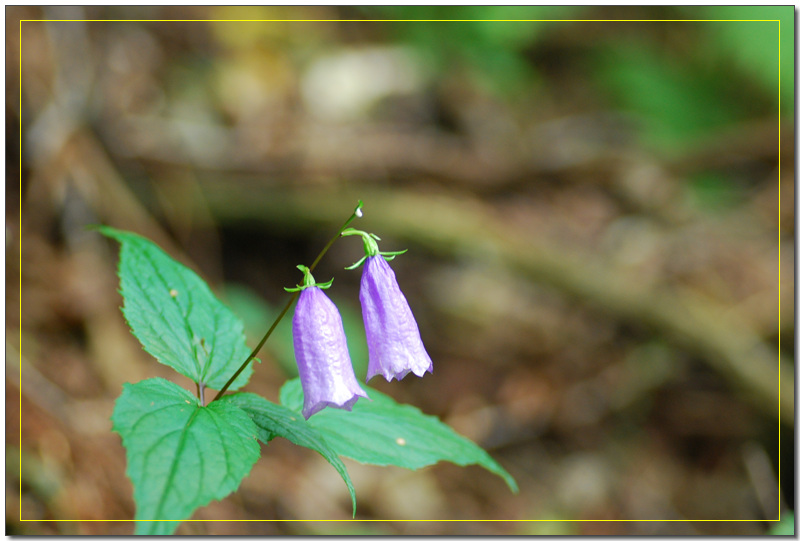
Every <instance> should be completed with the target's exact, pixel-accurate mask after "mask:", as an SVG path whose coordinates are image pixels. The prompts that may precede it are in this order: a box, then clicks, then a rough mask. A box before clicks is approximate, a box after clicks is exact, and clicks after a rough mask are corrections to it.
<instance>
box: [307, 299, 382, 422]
mask: <svg viewBox="0 0 800 541" xmlns="http://www.w3.org/2000/svg"><path fill="white" fill-rule="evenodd" d="M292 334H293V337H294V356H295V359H296V360H297V369H298V371H299V372H300V383H301V384H302V385H303V394H304V395H305V401H304V403H303V417H305V418H306V419H308V418H309V417H311V416H312V415H314V414H315V413H317V412H318V411H320V410H321V409H323V408H325V407H326V406H331V407H333V408H341V409H345V410H348V411H350V410H351V409H352V408H353V404H355V402H356V401H357V400H358V398H359V397H364V398H367V394H366V393H365V392H364V391H363V390H362V389H361V387H360V386H359V385H358V382H357V381H356V376H355V374H354V373H353V365H352V364H351V362H350V353H349V352H348V350H347V341H346V339H345V335H344V327H343V326H342V318H341V316H340V315H339V310H337V309H336V306H335V305H334V304H333V302H331V300H330V299H329V298H328V296H327V295H325V293H323V291H322V290H321V289H320V288H318V287H309V288H306V289H304V290H303V291H302V292H301V293H300V298H299V299H298V301H297V308H295V311H294V318H293V319H292Z"/></svg>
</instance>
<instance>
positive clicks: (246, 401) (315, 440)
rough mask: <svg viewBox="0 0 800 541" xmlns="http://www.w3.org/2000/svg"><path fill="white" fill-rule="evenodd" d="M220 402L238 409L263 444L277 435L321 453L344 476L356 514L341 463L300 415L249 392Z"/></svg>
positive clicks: (350, 484)
mask: <svg viewBox="0 0 800 541" xmlns="http://www.w3.org/2000/svg"><path fill="white" fill-rule="evenodd" d="M220 401H228V402H230V403H232V404H235V405H236V406H238V407H240V408H242V410H244V411H245V412H246V413H247V414H248V415H249V416H250V418H251V419H252V420H253V422H254V423H255V425H256V427H257V428H258V439H260V440H261V441H263V442H264V443H266V442H268V441H270V440H272V438H274V437H276V436H280V437H282V438H286V439H287V440H289V441H290V442H292V443H294V444H295V445H300V446H302V447H307V448H308V449H311V450H313V451H316V452H318V453H319V454H321V455H322V457H323V458H324V459H325V460H327V461H328V462H330V464H331V466H333V467H334V468H335V469H336V471H337V472H339V475H341V476H342V479H344V483H345V484H346V485H347V490H348V491H350V500H351V501H352V502H353V516H354V517H355V516H356V489H355V488H354V487H353V483H352V481H351V480H350V475H349V474H348V473H347V468H345V466H344V462H342V461H341V460H340V459H339V456H338V455H337V454H336V453H335V452H334V451H333V450H332V449H331V448H330V447H329V446H328V444H327V443H326V441H325V438H324V437H323V436H322V434H320V433H319V431H318V430H316V429H315V428H313V427H312V426H311V425H309V423H307V422H306V420H305V419H304V418H303V416H302V415H298V414H297V413H295V412H294V411H292V410H290V409H286V408H284V407H283V406H279V405H278V404H273V403H272V402H270V401H269V400H267V399H265V398H262V397H260V396H258V395H256V394H252V393H237V394H234V395H228V396H225V397H223V398H221V399H220Z"/></svg>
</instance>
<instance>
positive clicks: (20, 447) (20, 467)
mask: <svg viewBox="0 0 800 541" xmlns="http://www.w3.org/2000/svg"><path fill="white" fill-rule="evenodd" d="M17 242H19V294H18V297H19V520H20V522H21V521H22V20H20V21H19V231H18V232H17Z"/></svg>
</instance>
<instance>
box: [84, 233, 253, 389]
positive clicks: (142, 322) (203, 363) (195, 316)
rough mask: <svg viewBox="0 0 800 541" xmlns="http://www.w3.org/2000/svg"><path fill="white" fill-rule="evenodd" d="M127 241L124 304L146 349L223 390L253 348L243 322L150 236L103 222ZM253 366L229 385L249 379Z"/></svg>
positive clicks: (122, 262)
mask: <svg viewBox="0 0 800 541" xmlns="http://www.w3.org/2000/svg"><path fill="white" fill-rule="evenodd" d="M100 232H101V233H103V234H104V235H106V236H109V237H111V238H114V239H116V240H118V241H119V242H120V244H121V245H122V247H121V249H120V258H119V280H120V293H121V294H122V297H123V299H124V300H125V304H124V307H123V309H122V312H123V314H124V315H125V319H126V320H127V322H128V324H129V325H130V327H131V331H132V332H133V335H134V336H136V338H138V339H139V341H140V342H141V343H142V345H143V346H144V349H145V351H147V352H148V353H149V354H151V355H152V356H154V357H155V358H156V359H157V360H158V361H159V362H160V363H162V364H165V365H167V366H170V367H172V368H174V369H175V370H177V371H178V372H180V373H181V374H183V375H184V376H186V377H188V378H191V379H192V380H193V381H195V382H197V383H200V384H202V385H204V386H206V387H210V388H212V389H220V388H222V386H223V385H224V384H225V382H226V381H228V379H229V378H230V377H231V376H232V375H233V374H234V373H235V372H236V369H237V368H238V367H239V363H241V362H242V361H243V360H244V359H246V358H247V356H248V355H249V353H250V350H249V349H248V348H247V344H246V343H245V338H244V334H243V325H242V322H241V321H239V319H237V318H236V316H234V315H233V313H232V312H231V311H230V310H229V309H228V308H227V307H226V306H225V305H224V304H222V303H221V302H219V301H218V300H217V298H216V297H214V294H213V293H212V292H211V290H210V289H209V288H208V286H207V285H206V283H205V282H204V281H203V280H202V279H201V278H200V277H199V276H197V275H196V274H195V273H194V272H192V271H191V270H190V269H188V268H186V267H185V266H183V265H181V264H180V263H178V262H177V261H175V260H173V259H172V258H171V257H169V256H168V255H167V254H166V253H164V251H163V250H161V248H159V247H158V246H156V245H155V244H154V243H152V242H151V241H149V240H147V239H145V238H143V237H140V236H139V235H136V234H134V233H129V232H125V231H119V230H116V229H112V228H110V227H101V228H100ZM252 371H253V369H252V364H251V365H250V366H248V367H247V368H246V369H245V370H244V371H243V372H242V374H241V375H240V376H239V377H238V378H236V381H234V382H233V384H232V385H231V386H230V389H238V388H239V387H241V386H242V385H244V384H246V383H247V380H248V379H249V378H250V374H251V373H252Z"/></svg>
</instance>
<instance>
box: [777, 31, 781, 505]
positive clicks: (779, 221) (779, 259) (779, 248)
mask: <svg viewBox="0 0 800 541" xmlns="http://www.w3.org/2000/svg"><path fill="white" fill-rule="evenodd" d="M780 493H781V21H780V19H779V20H778V520H780V516H781V499H780Z"/></svg>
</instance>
